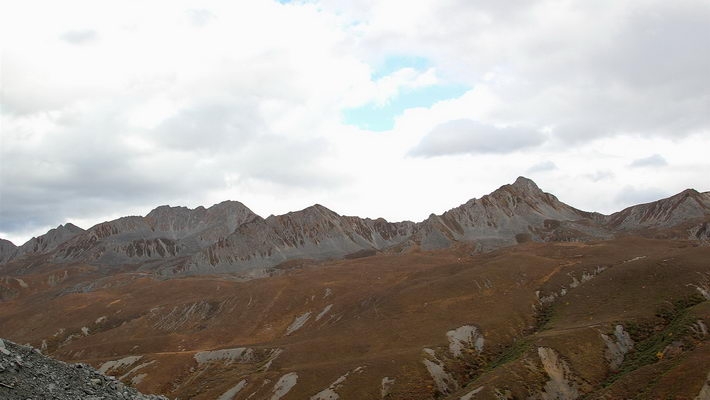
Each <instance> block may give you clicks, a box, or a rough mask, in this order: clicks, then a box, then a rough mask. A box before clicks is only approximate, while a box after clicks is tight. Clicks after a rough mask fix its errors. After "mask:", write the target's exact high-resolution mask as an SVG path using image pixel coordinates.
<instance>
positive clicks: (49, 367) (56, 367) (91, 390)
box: [0, 339, 167, 400]
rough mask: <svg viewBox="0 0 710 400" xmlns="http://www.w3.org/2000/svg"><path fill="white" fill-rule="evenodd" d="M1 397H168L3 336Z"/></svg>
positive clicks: (72, 399)
mask: <svg viewBox="0 0 710 400" xmlns="http://www.w3.org/2000/svg"><path fill="white" fill-rule="evenodd" d="M0 398H2V399H4V400H27V399H56V400H77V399H83V400H128V399H130V400H167V398H166V397H163V396H155V395H144V394H141V393H139V392H138V391H137V390H135V389H133V388H131V387H128V386H126V385H124V384H123V383H121V382H119V381H118V380H117V379H116V378H113V377H108V376H106V375H103V374H101V373H100V372H99V371H97V370H95V369H93V368H91V367H90V366H88V365H85V364H66V363H64V362H61V361H57V360H53V359H51V358H48V357H45V356H43V355H42V354H40V353H39V352H38V351H37V350H35V349H32V348H30V347H25V346H20V345H17V344H15V343H12V342H10V341H4V340H2V339H0Z"/></svg>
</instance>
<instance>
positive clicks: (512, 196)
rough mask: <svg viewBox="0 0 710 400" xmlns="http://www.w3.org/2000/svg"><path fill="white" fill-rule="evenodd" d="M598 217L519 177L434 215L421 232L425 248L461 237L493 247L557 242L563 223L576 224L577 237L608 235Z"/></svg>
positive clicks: (421, 228)
mask: <svg viewBox="0 0 710 400" xmlns="http://www.w3.org/2000/svg"><path fill="white" fill-rule="evenodd" d="M597 219H598V216H597V215H595V214H593V213H588V212H584V211H581V210H578V209H576V208H573V207H570V206H568V205H567V204H565V203H562V202H561V201H559V200H558V199H557V198H556V197H555V196H553V195H551V194H549V193H545V192H543V191H542V190H540V188H539V187H538V186H537V185H536V184H535V182H533V181H532V180H530V179H527V178H524V177H519V178H518V179H517V180H516V181H515V182H514V183H513V184H512V185H504V186H502V187H500V188H499V189H497V190H495V191H494V192H493V193H491V194H489V195H486V196H483V197H482V198H480V199H471V200H469V201H468V202H467V203H465V204H463V205H461V206H459V207H456V208H453V209H451V210H449V211H447V212H445V213H444V214H442V215H440V216H439V215H433V214H432V215H431V216H430V217H429V218H428V219H426V220H425V221H423V222H422V223H421V224H420V225H419V226H418V227H417V232H416V234H415V237H416V240H417V241H418V242H419V243H420V244H421V245H422V248H424V249H435V248H445V247H449V246H450V245H451V244H452V243H453V242H455V241H471V242H476V243H477V244H479V246H481V247H482V248H483V249H493V248H498V247H501V246H507V245H512V244H515V243H518V242H522V241H528V240H534V241H546V240H551V239H553V240H554V238H555V237H554V232H555V230H559V229H560V225H561V224H566V225H570V224H572V225H573V226H574V227H575V228H576V229H577V230H578V233H577V236H578V237H577V238H578V239H581V238H604V237H608V236H609V235H608V233H606V232H605V231H604V230H603V229H599V228H594V227H593V225H594V223H595V221H596V220H597Z"/></svg>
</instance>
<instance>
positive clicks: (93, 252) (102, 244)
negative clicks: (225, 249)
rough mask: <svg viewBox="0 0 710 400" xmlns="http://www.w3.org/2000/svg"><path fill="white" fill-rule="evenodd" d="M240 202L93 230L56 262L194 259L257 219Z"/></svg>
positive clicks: (164, 209)
mask: <svg viewBox="0 0 710 400" xmlns="http://www.w3.org/2000/svg"><path fill="white" fill-rule="evenodd" d="M256 217H257V215H256V214H254V213H253V212H252V211H251V210H250V209H248V208H247V207H246V206H244V205H243V204H242V203H240V202H238V201H225V202H222V203H219V204H216V205H214V206H212V207H210V208H208V209H205V208H204V207H197V208H195V209H189V208H186V207H169V206H161V207H158V208H156V209H155V210H153V211H151V212H150V213H149V214H148V215H146V216H145V217H138V216H131V217H123V218H119V219H117V220H114V221H109V222H104V223H101V224H98V225H95V226H93V227H91V228H90V229H89V230H87V231H86V232H84V233H82V234H80V235H77V236H76V237H74V238H73V239H72V240H70V241H68V242H67V243H66V244H65V245H64V246H62V247H61V248H60V249H59V250H58V252H56V254H55V255H54V257H53V259H54V261H76V260H81V261H85V262H96V263H99V264H110V265H116V264H134V263H138V262H144V261H150V260H162V259H170V258H175V257H179V256H183V255H189V254H192V253H195V252H197V251H199V250H200V249H202V248H204V247H207V246H208V245H210V244H212V243H215V242H217V241H218V240H220V239H223V238H224V237H226V236H227V235H229V234H230V233H231V232H233V231H234V230H235V229H236V228H237V227H238V226H240V225H242V224H244V223H245V222H247V221H249V220H251V219H253V218H256Z"/></svg>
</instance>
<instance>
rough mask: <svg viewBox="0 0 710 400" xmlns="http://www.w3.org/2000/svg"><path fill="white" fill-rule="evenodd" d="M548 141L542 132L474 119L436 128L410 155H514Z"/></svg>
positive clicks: (444, 124)
mask: <svg viewBox="0 0 710 400" xmlns="http://www.w3.org/2000/svg"><path fill="white" fill-rule="evenodd" d="M544 141H545V136H544V135H543V134H541V133H540V132H537V131H534V130H532V129H524V128H515V127H508V128H497V127H495V126H492V125H486V124H482V123H480V122H477V121H473V120H470V119H460V120H454V121H449V122H445V123H443V124H441V125H438V126H436V127H435V128H434V129H433V130H432V131H431V132H429V133H428V134H427V135H426V136H424V138H423V139H422V140H421V142H419V144H418V145H417V146H415V147H414V148H413V149H412V150H411V151H410V152H409V154H410V155H412V156H419V157H434V156H442V155H449V154H464V153H470V154H480V153H499V154H502V153H510V152H513V151H516V150H521V149H524V148H528V147H533V146H537V145H539V144H542V143H543V142H544Z"/></svg>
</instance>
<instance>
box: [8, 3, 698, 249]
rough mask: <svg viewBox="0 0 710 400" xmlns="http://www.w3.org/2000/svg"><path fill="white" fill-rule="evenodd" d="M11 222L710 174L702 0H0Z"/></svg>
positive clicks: (339, 203) (593, 200)
mask: <svg viewBox="0 0 710 400" xmlns="http://www.w3.org/2000/svg"><path fill="white" fill-rule="evenodd" d="M1 4H2V10H0V15H1V17H0V30H1V31H0V38H1V40H2V62H1V67H0V68H1V70H0V76H1V79H2V81H1V85H2V86H1V96H2V98H1V100H2V109H1V111H0V123H1V125H0V129H1V135H2V136H1V142H0V237H4V238H8V239H10V240H12V241H13V242H15V243H16V244H20V243H22V242H24V241H25V240H27V239H28V238H29V237H31V236H33V235H38V234H41V233H44V232H45V231H46V230H48V229H49V228H51V227H55V226H57V225H59V224H61V223H64V222H66V221H71V222H73V223H75V224H77V225H79V226H82V227H84V228H88V227H89V226H91V225H93V224H95V223H97V222H101V221H104V220H108V219H113V218H115V217H118V216H123V215H145V214H146V213H148V212H149V211H150V210H151V209H152V208H154V207H155V206H158V205H161V204H170V205H185V206H189V207H196V206H199V205H205V206H210V205H212V204H214V203H217V202H220V201H222V200H226V199H234V200H239V201H242V202H243V203H245V204H246V205H247V206H248V207H250V208H251V209H252V210H254V211H255V212H257V213H258V214H260V215H263V216H268V215H269V214H280V213H284V212H287V211H290V210H298V209H302V208H304V207H306V206H309V205H311V204H314V203H320V204H323V205H325V206H327V207H329V208H331V209H333V210H334V211H336V212H339V213H341V214H348V215H359V216H365V217H380V216H382V217H385V218H387V219H390V220H403V219H410V220H421V219H423V218H425V217H426V216H427V215H429V214H430V213H432V212H436V213H441V212H442V211H444V210H446V209H449V208H451V207H454V206H457V205H459V204H461V203H463V202H465V201H466V200H468V199H470V198H472V197H480V196H482V195H484V194H486V193H489V192H490V191H492V190H494V189H496V188H497V187H499V186H501V185H503V184H505V183H510V182H512V181H513V180H514V179H515V178H516V177H517V176H519V175H524V176H527V177H530V178H532V179H533V180H535V181H536V182H537V183H538V185H539V186H540V187H541V188H542V189H543V190H545V191H548V192H552V193H554V194H556V195H557V196H558V197H559V198H560V199H561V200H562V201H564V202H566V203H568V204H571V205H573V206H575V207H578V208H581V209H584V210H590V211H600V212H605V213H609V212H612V211H617V210H619V209H621V208H623V207H625V206H628V205H631V204H635V203H639V202H645V201H651V200H656V199H658V198H661V197H665V196H668V195H671V194H674V193H676V192H679V191H681V190H683V189H685V188H688V187H693V188H696V189H698V190H701V191H706V190H710V179H708V176H710V157H708V155H707V152H708V148H710V72H708V71H710V2H708V1H707V0H674V1H667V0H658V1H655V0H640V1H639V0H595V1H584V0H578V1H565V0H550V1H545V0H539V1H538V0H511V1H499V0H417V1H390V0H313V1H308V0H306V1H290V2H286V1H274V0H240V1H175V0H167V1H149V2H146V1H125V0H122V1H102V2H97V1H86V2H77V1H61V2H58V1H31V0H27V1H21V2H20V1H16V2H11V1H3V2H2V3H1Z"/></svg>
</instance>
